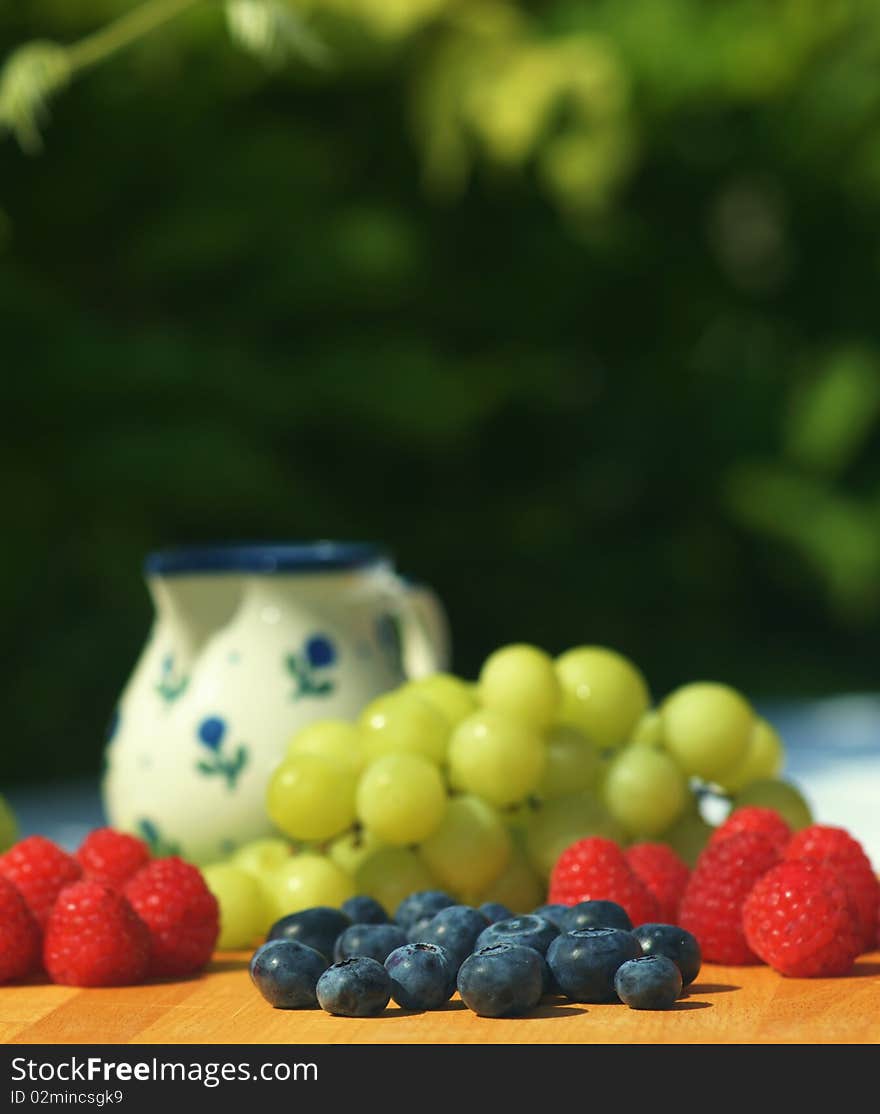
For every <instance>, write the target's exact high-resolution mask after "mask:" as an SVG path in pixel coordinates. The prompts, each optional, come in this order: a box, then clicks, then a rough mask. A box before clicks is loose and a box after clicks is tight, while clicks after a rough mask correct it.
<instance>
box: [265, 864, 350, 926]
mask: <svg viewBox="0 0 880 1114" xmlns="http://www.w3.org/2000/svg"><path fill="white" fill-rule="evenodd" d="M268 885H269V888H270V892H271V896H272V903H273V905H274V908H273V909H272V911H271V914H270V916H271V920H272V922H273V923H274V922H275V921H277V920H279V919H280V918H281V917H286V916H287V914H288V913H298V912H299V911H300V909H309V908H311V907H312V906H313V905H332V906H334V907H335V908H338V907H339V906H340V905H342V903H343V902H344V901H348V899H349V898H350V897H354V895H355V887H354V882H353V880H352V877H351V875H350V874H347V873H346V872H345V871H344V870H342V869H341V868H340V867H338V866H337V865H336V863H334V862H332V861H331V860H330V859H328V858H327V856H326V855H319V854H317V853H316V852H313V851H301V852H299V854H296V855H291V857H290V859H289V860H288V861H287V862H286V863H283V864H282V865H281V866H279V867H277V868H276V869H275V871H273V873H272V875H271V878H270V879H268Z"/></svg>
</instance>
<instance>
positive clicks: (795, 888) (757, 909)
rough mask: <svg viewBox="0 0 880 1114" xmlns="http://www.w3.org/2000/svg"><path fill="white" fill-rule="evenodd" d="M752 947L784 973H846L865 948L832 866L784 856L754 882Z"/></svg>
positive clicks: (746, 918)
mask: <svg viewBox="0 0 880 1114" xmlns="http://www.w3.org/2000/svg"><path fill="white" fill-rule="evenodd" d="M743 925H744V928H745V934H746V939H747V940H748V942H749V945H750V947H751V948H752V950H753V951H754V952H755V954H756V955H758V956H759V957H760V958H761V959H763V960H764V962H765V963H768V964H769V965H770V966H771V967H772V968H773V969H774V970H776V971H779V972H780V974H783V975H793V976H795V977H799V978H807V979H809V978H816V977H818V976H831V975H845V974H847V972H849V971H850V970H852V966H853V963H854V962H855V959H856V956H857V955H858V954H859V951H860V949H861V945H862V941H861V937H860V935H859V932H858V929H857V925H856V920H855V918H854V916H853V908H852V906H851V904H850V903H849V901H848V899H847V893H846V890H845V888H844V887H843V886H842V885H841V884H840V882H839V881H838V880H837V878H836V876H835V874H834V871H833V870H832V869H830V868H829V867H825V866H822V865H821V864H819V863H815V862H810V861H808V860H804V861H801V860H798V859H784V860H783V861H782V862H781V863H779V864H778V865H777V866H775V867H772V868H771V869H770V870H768V871H767V873H766V874H764V875H763V876H762V877H761V878H759V879H758V881H757V882H756V883H755V885H754V887H753V888H752V892H751V893H750V894H749V896H748V897H747V898H746V902H745V905H744V906H743Z"/></svg>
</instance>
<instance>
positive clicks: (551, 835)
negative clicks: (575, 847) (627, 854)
mask: <svg viewBox="0 0 880 1114" xmlns="http://www.w3.org/2000/svg"><path fill="white" fill-rule="evenodd" d="M587 836H603V837H605V838H606V839H613V840H615V841H616V842H618V843H624V842H625V841H626V833H625V831H624V830H623V828H622V827H621V826H620V824H619V823H618V821H617V820H615V819H614V817H613V816H612V815H611V814H610V813H609V812H608V809H607V808H606V807H605V805H604V804H603V803H602V802H601V801H600V800H599V799H598V797H597V796H596V795H595V793H591V792H590V791H589V790H585V791H583V792H581V793H573V794H572V795H571V796H570V797H558V798H557V799H556V800H555V801H547V802H545V803H544V804H542V805H541V806H540V807H539V808H537V809H535V810H534V812H533V813H532V818H531V820H530V821H529V826H528V829H527V832H526V853H527V855H528V857H529V862H530V863H531V864H532V866H533V867H534V869H535V870H536V871H537V872H538V875H539V877H541V878H543V879H545V880H548V879H549V878H550V873H551V871H552V870H553V867H554V866H555V865H556V860H557V859H558V858H559V856H560V855H561V854H562V852H563V851H564V850H565V849H566V848H567V847H570V846H571V845H572V843H575V842H576V841H577V840H579V839H586V837H587Z"/></svg>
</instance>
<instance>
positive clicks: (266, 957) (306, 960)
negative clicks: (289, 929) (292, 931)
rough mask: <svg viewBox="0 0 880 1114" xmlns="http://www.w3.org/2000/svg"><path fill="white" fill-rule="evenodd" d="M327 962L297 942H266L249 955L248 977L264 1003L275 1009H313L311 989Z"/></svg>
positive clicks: (314, 1004)
mask: <svg viewBox="0 0 880 1114" xmlns="http://www.w3.org/2000/svg"><path fill="white" fill-rule="evenodd" d="M328 963H329V960H328V959H327V958H326V956H324V955H323V954H322V953H321V952H319V951H315V949H314V948H310V947H309V946H308V945H307V944H302V943H300V941H299V940H268V941H267V942H266V943H265V944H261V945H260V947H259V948H257V950H256V951H255V952H254V954H253V956H251V962H250V968H249V970H250V976H251V981H252V982H253V984H254V986H255V987H256V988H257V990H259V992H260V993H261V994H262V995H263V997H264V998H265V999H266V1001H267V1002H269V1003H270V1004H271V1005H273V1006H274V1007H275V1008H276V1009H279V1010H299V1009H308V1008H309V1007H314V1006H317V1004H318V999H317V995H316V992H315V988H316V986H317V984H318V979H319V978H320V977H321V975H322V974H323V973H324V972H325V971H326V970H327V966H328Z"/></svg>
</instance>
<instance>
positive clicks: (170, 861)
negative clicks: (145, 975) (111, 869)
mask: <svg viewBox="0 0 880 1114" xmlns="http://www.w3.org/2000/svg"><path fill="white" fill-rule="evenodd" d="M124 892H125V896H126V897H127V898H128V899H129V901H130V902H131V904H132V905H133V906H134V909H135V911H136V912H137V913H138V915H139V916H141V917H142V918H143V920H144V921H146V923H147V926H148V927H149V929H150V936H151V937H152V941H153V956H152V962H151V965H150V974H151V975H152V976H156V977H159V978H165V977H169V976H172V977H176V976H179V975H191V974H193V973H195V972H196V971H200V970H201V969H202V968H203V967H204V966H205V964H206V963H207V962H208V961H209V960H210V958H211V955H212V954H213V951H214V947H215V946H216V943H217V938H218V936H219V935H220V909H219V906H218V904H217V899H216V898H215V897H214V895H213V894H212V893H211V891H210V890H209V889H208V886H207V884H206V883H205V880H204V878H203V877H202V874H201V871H199V870H198V868H197V867H194V866H192V865H191V864H190V863H185V862H184V861H183V860H182V859H179V858H178V857H177V856H176V855H170V856H169V857H167V858H164V859H153V860H152V861H151V862H149V863H147V865H146V866H145V867H142V868H141V869H140V870H139V871H138V872H137V874H135V876H134V877H133V878H131V879H129V881H128V882H127V883H126V886H125V890H124Z"/></svg>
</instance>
